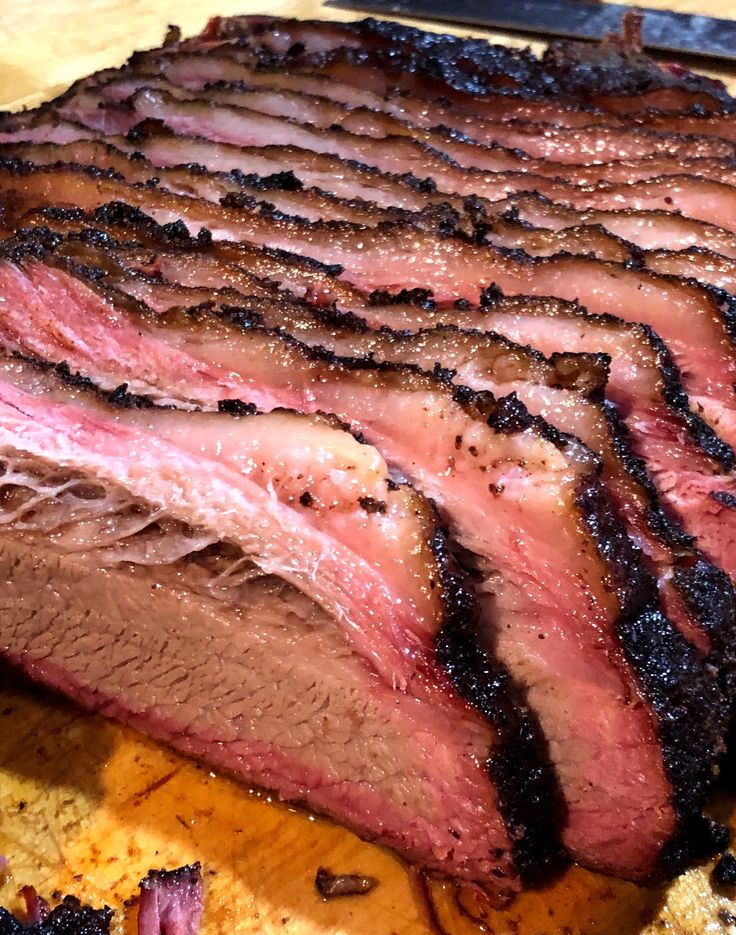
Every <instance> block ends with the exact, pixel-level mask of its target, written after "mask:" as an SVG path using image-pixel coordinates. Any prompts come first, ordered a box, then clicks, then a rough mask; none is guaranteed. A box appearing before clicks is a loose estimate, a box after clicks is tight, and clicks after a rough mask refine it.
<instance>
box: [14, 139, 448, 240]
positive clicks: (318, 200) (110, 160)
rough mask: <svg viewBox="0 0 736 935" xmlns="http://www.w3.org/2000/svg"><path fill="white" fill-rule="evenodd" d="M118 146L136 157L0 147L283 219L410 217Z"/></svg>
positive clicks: (28, 158)
mask: <svg viewBox="0 0 736 935" xmlns="http://www.w3.org/2000/svg"><path fill="white" fill-rule="evenodd" d="M115 143H116V144H119V145H120V146H124V147H126V148H127V149H129V150H130V155H128V154H126V153H125V152H123V151H122V150H121V149H119V148H118V146H117V145H112V144H110V143H105V142H102V141H100V140H78V141H75V142H71V143H66V144H64V145H57V144H53V143H51V144H49V143H18V144H16V145H10V144H5V145H2V144H0V158H3V157H8V158H16V159H20V160H22V161H24V162H32V163H33V164H34V165H55V164H57V163H68V164H69V163H74V164H77V165H86V166H93V167H95V166H96V167H97V168H98V169H108V170H111V171H112V172H115V173H116V174H117V175H119V176H120V177H121V178H123V179H125V181H126V182H130V183H134V184H135V183H140V184H150V185H156V186H158V187H160V188H163V189H165V190H167V191H170V192H174V193H175V194H180V195H192V196H194V197H198V198H203V199H204V200H205V201H211V202H213V203H214V204H224V205H226V206H228V207H233V208H238V207H240V206H244V207H245V206H248V207H254V206H256V205H257V204H259V203H260V204H261V205H262V207H261V208H260V210H274V211H275V212H276V213H277V214H279V215H285V216H290V215H291V216H296V217H302V218H305V219H307V220H314V221H318V220H342V221H350V222H351V223H354V224H362V225H365V226H367V227H375V226H376V225H377V224H380V223H381V222H382V221H390V220H402V219H406V218H407V217H408V213H407V212H406V211H403V210H402V209H400V208H388V207H387V208H382V207H380V206H378V205H375V204H373V203H371V202H369V201H364V200H362V199H361V198H351V199H345V198H339V197H335V196H334V195H331V194H328V193H327V192H324V191H322V190H321V189H318V188H305V187H304V186H303V185H302V183H301V181H300V180H299V179H298V178H297V177H296V176H295V175H294V174H293V173H292V172H290V171H287V172H281V171H279V172H275V173H273V174H267V175H265V176H258V175H254V174H253V175H244V174H243V173H242V172H241V171H240V170H234V171H230V172H210V171H208V170H206V169H205V168H204V167H202V166H198V165H196V164H189V165H182V166H176V167H172V168H168V167H159V166H155V165H153V163H151V162H149V161H148V159H146V158H145V157H144V156H142V155H141V154H140V153H139V152H135V151H134V148H133V147H131V146H129V144H126V142H125V141H124V140H122V139H120V140H119V139H115ZM423 210H424V211H425V213H426V214H427V216H428V217H431V216H432V214H433V212H436V213H437V217H438V223H439V218H440V217H442V215H443V214H444V213H447V215H448V217H450V218H451V220H452V222H454V223H457V219H456V215H455V214H454V213H452V212H451V210H450V209H449V207H448V208H447V211H446V212H443V211H442V209H441V207H440V206H439V205H437V206H432V205H427V206H426V207H423Z"/></svg>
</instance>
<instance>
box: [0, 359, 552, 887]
mask: <svg viewBox="0 0 736 935" xmlns="http://www.w3.org/2000/svg"><path fill="white" fill-rule="evenodd" d="M61 373H62V376H63V374H64V373H68V371H65V370H62V371H61ZM67 383H69V381H68V380H67ZM71 384H72V386H71V389H70V387H69V386H68V385H67V386H66V387H60V386H59V382H58V379H53V380H52V379H51V375H50V374H49V372H48V371H43V370H42V371H39V370H38V368H37V367H31V366H29V365H28V364H22V363H18V362H5V363H4V364H3V366H2V380H0V387H1V389H0V412H1V415H0V438H1V439H2V444H1V450H2V452H3V455H2V457H3V464H4V471H5V473H4V476H5V478H6V480H5V484H6V487H5V488H4V489H5V490H6V491H12V492H13V493H12V496H7V497H6V499H5V501H4V506H3V526H4V530H3V540H2V552H1V553H0V554H1V555H2V562H3V566H4V568H5V573H6V576H7V581H8V584H7V589H6V594H5V602H6V603H5V614H4V618H5V625H4V628H3V642H2V649H3V654H4V656H5V657H6V658H9V659H10V660H12V661H14V662H15V663H17V664H19V665H21V666H22V667H23V668H24V669H25V670H26V671H28V672H29V674H31V675H33V676H34V677H35V678H37V679H40V680H42V681H44V682H46V683H47V684H51V685H52V686H54V687H56V688H59V689H61V690H63V691H65V692H66V693H67V694H70V695H72V696H73V697H76V698H78V699H79V700H81V701H83V702H84V703H85V704H87V705H91V706H93V707H99V708H101V709H102V710H104V711H106V712H107V713H109V714H113V715H115V716H119V717H122V718H124V719H125V720H127V721H130V722H132V723H134V724H136V725H137V726H139V727H143V728H144V729H145V730H146V731H147V732H149V733H152V734H153V735H154V736H157V737H160V738H163V739H165V740H167V741H169V742H172V743H173V744H174V745H176V746H178V747H180V748H181V749H183V750H184V751H185V752H188V753H194V754H195V755H197V756H200V757H203V758H205V759H206V760H208V761H209V762H211V763H214V764H216V765H218V766H221V767H224V768H226V769H228V770H230V771H233V772H235V773H236V774H238V775H240V776H242V777H244V778H245V779H246V780H247V781H250V782H257V783H260V784H262V785H266V786H268V787H269V788H273V789H276V790H277V791H278V792H279V793H280V794H281V795H282V796H283V797H285V798H288V799H296V800H306V801H307V802H308V803H309V804H311V805H312V806H313V807H315V808H317V809H318V810H320V811H325V812H328V813H330V814H332V815H335V816H336V817H339V818H340V820H341V821H343V822H345V823H346V824H348V825H350V826H352V827H354V828H355V829H356V830H358V831H359V832H360V833H362V834H364V835H367V836H369V837H373V838H378V839H379V840H383V841H385V842H386V843H388V844H392V845H393V846H395V847H398V848H399V849H400V850H402V851H403V852H404V853H406V854H407V855H408V856H410V857H412V859H418V860H420V861H421V862H422V863H427V864H428V865H430V866H435V867H436V868H437V869H440V868H444V869H446V870H447V871H449V872H451V873H459V874H460V875H461V876H466V877H469V878H474V879H478V880H481V881H484V882H490V883H493V881H494V880H496V881H497V885H498V886H501V887H502V888H503V887H506V886H508V887H511V888H514V887H515V886H517V885H518V876H517V873H518V864H517V863H516V861H515V858H514V854H513V851H514V848H515V845H513V844H512V841H511V838H510V835H509V829H508V827H507V826H506V823H505V821H504V819H503V818H502V816H501V813H500V809H501V807H502V806H501V804H500V801H499V798H500V793H499V789H500V787H501V785H502V781H501V779H500V777H501V775H502V773H503V765H502V764H503V758H504V755H505V754H504V744H505V742H506V741H505V740H504V739H503V737H501V738H500V739H499V738H498V735H497V732H496V730H494V729H493V728H492V727H491V725H490V724H488V723H487V722H486V721H485V720H484V718H483V717H482V716H480V715H479V714H478V713H476V712H474V711H473V709H472V708H471V707H469V706H468V705H466V704H465V703H463V702H462V701H461V700H460V699H459V698H458V696H457V695H456V694H455V693H454V691H453V690H452V688H451V687H450V684H449V682H448V680H447V678H446V676H444V675H443V673H442V672H441V671H440V670H439V669H438V668H437V665H436V664H435V662H434V654H433V652H431V651H430V650H431V642H430V641H429V637H430V633H429V632H428V631H427V630H426V629H425V630H424V634H423V636H422V637H420V642H419V643H418V642H417V640H416V638H415V637H416V635H418V633H419V631H417V630H416V628H415V634H414V635H412V633H411V632H410V631H405V632H404V633H403V634H401V633H400V626H401V625H400V624H399V622H398V618H397V617H396V616H395V615H394V616H385V615H383V614H378V615H376V616H375V617H374V620H375V623H376V624H378V623H379V621H380V626H378V625H374V626H371V627H370V628H369V629H371V630H372V631H373V638H374V639H375V642H374V650H376V649H380V652H379V653H378V656H376V655H375V653H374V652H372V651H370V650H369V651H368V652H366V650H367V649H368V646H367V644H366V641H365V637H366V636H368V631H366V630H364V629H363V627H362V625H361V624H359V623H358V622H357V618H355V617H354V616H353V614H352V612H351V611H350V610H349V609H348V607H347V606H345V607H344V611H345V612H344V613H335V612H334V611H335V610H336V609H337V605H338V604H339V603H340V602H341V600H342V599H341V598H340V597H339V595H340V594H341V593H342V594H346V592H347V590H348V589H350V588H351V584H350V581H351V579H352V581H353V582H357V578H358V577H362V576H363V573H364V571H366V570H367V571H368V572H369V574H370V573H371V572H370V569H365V567H364V565H363V563H362V561H361V559H360V558H359V556H358V555H357V554H355V555H354V558H353V559H352V560H351V559H350V558H348V556H347V555H346V554H345V553H344V548H345V547H344V546H341V545H340V544H339V540H340V538H344V539H347V538H348V536H349V534H350V530H351V529H352V530H353V532H355V530H356V529H358V528H359V529H361V533H360V535H359V536H358V537H357V538H358V539H361V540H363V539H364V534H365V536H366V539H365V541H364V542H363V543H362V544H358V543H357V542H353V543H352V547H356V546H357V547H358V548H363V549H365V548H366V547H367V545H368V538H370V539H374V533H373V532H371V530H373V531H374V532H375V533H377V534H378V535H379V538H384V540H385V541H386V542H387V543H389V542H390V541H391V539H392V537H393V536H396V535H401V529H400V527H401V526H402V525H403V526H405V525H406V523H407V522H408V523H410V524H411V525H412V526H413V527H414V529H415V533H414V534H415V535H416V534H419V535H420V536H421V540H419V541H425V542H427V544H428V545H429V544H431V542H430V541H429V540H427V538H426V537H427V534H428V533H429V529H428V528H427V526H426V523H427V522H428V521H430V518H429V516H427V514H426V510H423V511H422V512H421V513H420V515H419V516H417V514H416V513H415V512H413V511H410V512H409V513H408V514H404V520H403V521H400V522H399V523H395V522H394V519H392V518H391V514H392V513H394V517H395V519H397V520H398V519H399V516H398V514H396V513H395V512H394V510H395V508H394V507H391V506H389V503H390V500H391V499H392V497H394V496H396V497H398V498H399V499H398V501H396V505H398V502H399V501H400V500H401V499H402V498H403V499H405V498H406V497H407V496H416V495H415V494H411V492H410V491H409V490H408V488H406V487H399V488H398V489H396V488H393V487H392V486H391V485H390V484H387V481H389V480H390V476H389V474H388V471H387V469H386V465H385V463H384V462H383V460H382V459H381V457H380V455H378V453H377V452H376V451H375V450H374V449H371V448H369V447H367V446H365V445H361V444H359V443H358V442H357V441H356V440H355V439H353V438H352V436H350V435H349V433H347V432H345V431H344V430H343V429H341V428H340V427H339V426H336V425H335V423H334V422H332V421H331V420H328V419H325V418H324V417H305V416H299V415H295V414H294V413H291V412H283V411H282V412H275V413H272V414H269V415H247V414H244V412H245V410H246V407H245V406H242V407H241V406H235V405H234V404H233V405H232V406H231V407H228V408H232V410H233V412H235V413H237V415H236V416H235V417H234V416H233V414H232V413H230V412H227V413H210V414H203V413H191V412H190V413H187V412H181V411H174V410H165V409H156V408H151V407H150V404H149V405H147V406H145V408H143V409H140V408H138V407H139V406H140V405H142V402H143V401H140V400H136V399H135V398H134V397H130V396H129V395H126V393H125V392H124V391H122V390H118V391H117V392H115V393H113V394H112V395H109V394H108V395H107V396H106V397H104V398H103V396H100V395H99V394H97V395H95V394H94V392H92V391H91V390H90V389H89V388H88V384H86V383H84V382H82V383H81V384H80V382H79V381H78V380H76V381H75V380H72V381H71ZM75 387H76V389H75ZM105 400H107V403H106V402H105ZM110 403H112V404H114V405H113V407H112V408H111V407H110ZM131 407H132V408H131ZM131 451H134V452H135V453H136V457H135V458H131V457H130V453H131ZM195 477H196V479H197V482H196V484H193V483H192V479H193V478H195ZM361 488H363V491H362V490H361ZM371 488H373V490H372V492H369V491H370V490H371ZM307 494H308V495H309V496H307ZM356 495H357V499H356ZM361 500H363V505H361ZM369 501H370V503H371V504H372V503H380V504H383V505H384V507H385V509H384V510H380V509H367V508H366V507H365V504H366V503H368V502H369ZM325 521H326V523H325ZM356 523H357V526H356V525H355V524H356ZM279 526H281V527H282V528H281V530H280V531H279V528H278V527H279ZM381 527H382V528H383V530H384V533H383V534H382V533H380V532H379V530H380V529H381ZM422 527H424V529H423V531H422ZM405 531H406V532H407V533H409V530H408V529H406V530H405ZM354 538H355V537H354ZM320 539H321V540H322V541H320ZM328 540H329V544H328ZM310 542H311V544H312V545H313V546H314V547H315V549H316V551H312V548H311V547H310ZM29 549H30V551H29ZM422 551H424V552H425V555H426V548H423V549H422ZM340 552H343V559H347V563H346V564H342V561H343V559H339V558H338V555H339V553H340ZM288 553H290V554H288ZM404 554H405V556H406V557H407V558H408V557H409V556H410V554H411V553H410V552H409V551H407V552H405V553H404ZM29 555H32V556H33V559H32V561H31V560H30V559H29V558H28V556H29ZM430 555H431V551H430ZM430 561H437V560H434V559H430ZM416 564H417V565H418V564H419V563H418V561H417V562H416ZM338 565H342V567H341V570H340V571H337V568H338ZM361 568H362V569H363V570H362V571H359V569H361ZM425 572H427V573H429V574H430V575H431V574H432V573H431V572H430V571H429V567H426V568H425ZM373 573H374V574H375V571H374V572H373ZM50 575H52V576H53V579H54V584H55V587H54V591H53V594H51V593H50V592H49V589H48V588H47V587H43V586H42V582H43V581H45V580H47V578H48V576H50ZM409 577H410V576H409V575H406V576H405V579H408V578H409ZM289 579H290V580H291V581H292V582H294V584H289V583H287V580H289ZM425 580H426V578H425ZM434 580H435V585H438V584H440V582H439V580H437V579H436V578H435V579H434ZM103 581H105V582H106V585H105V586H104V587H101V583H102V582H103ZM364 583H365V584H367V581H366V580H365V579H364ZM323 586H324V589H325V590H324V593H323V594H322V599H323V600H324V603H321V602H315V601H314V600H313V599H311V598H310V596H309V595H310V594H312V595H315V596H316V594H317V592H318V591H319V590H320V589H321V588H322V587H323ZM435 589H436V588H435ZM440 590H442V586H441V584H440ZM328 591H329V592H330V593H331V595H332V597H329V596H328V595H327V592H328ZM101 595H103V597H102V599H101ZM356 596H357V592H356ZM325 598H326V599H325ZM30 606H33V607H37V611H36V613H35V614H29V613H28V612H27V611H28V608H29V607H30ZM400 608H401V605H400V604H398V603H397V602H394V609H395V610H397V609H399V610H400ZM365 609H367V608H365ZM405 609H408V608H405ZM361 615H362V616H363V617H364V619H365V618H366V617H367V616H369V615H368V614H365V613H364V611H363V610H361ZM354 623H358V625H357V626H356V625H354ZM384 624H386V625H387V629H383V625H384ZM391 631H393V633H392V632H391ZM72 633H74V634H76V637H75V638H74V639H71V638H70V635H71V634H72ZM80 634H83V638H84V652H79V651H78V648H79V646H80ZM397 638H398V640H399V641H400V643H403V649H402V650H401V651H400V653H399V656H400V657H402V658H398V657H397V656H396V654H395V652H394V651H393V650H392V648H391V646H392V644H393V645H394V646H395V647H398V644H397V643H396V642H395V640H396V639H397ZM421 642H423V643H424V646H425V649H424V651H423V650H421V649H420V643H421ZM379 644H381V645H380V647H379ZM471 656H472V653H471V654H470V655H468V656H467V659H468V660H469V659H470V658H471ZM392 658H393V659H394V660H395V661H396V662H397V663H398V667H397V668H395V669H394V671H393V672H391V669H392V668H394V667H393V665H392V663H391V662H389V660H391V659H392ZM476 658H477V659H481V658H482V659H484V660H485V663H486V665H489V666H490V665H492V664H491V662H490V659H489V658H488V657H487V656H483V654H482V653H480V654H479V655H478V656H477V657H476ZM384 663H388V668H384ZM376 666H378V667H376ZM411 670H413V673H412V674H411V677H407V676H409V674H410V671H411ZM402 672H403V674H402ZM487 687H488V688H490V686H489V685H487ZM484 690H485V689H484ZM481 694H482V691H481ZM486 699H487V701H488V705H489V712H490V713H491V714H493V711H494V710H495V711H496V712H497V713H499V712H500V711H502V710H504V708H505V710H506V711H507V713H508V714H509V715H510V717H511V721H510V722H509V724H512V723H513V721H514V720H516V721H517V722H518V720H519V718H518V716H516V715H515V714H514V712H513V709H511V708H510V707H509V706H508V705H507V704H506V703H505V701H504V696H503V692H502V691H499V693H498V694H497V696H496V698H495V699H493V700H491V696H490V695H489V694H487V693H486ZM439 712H441V714H439V716H438V713H439ZM435 721H436V723H435V724H434V726H430V725H431V724H433V723H434V722H435ZM512 731H513V728H512ZM430 738H431V739H430ZM443 738H444V739H443ZM439 748H442V749H443V754H444V756H443V758H442V759H443V761H444V763H443V766H442V767H441V769H438V768H436V767H437V765H438V763H439V759H438V758H437V757H436V752H437V749H439ZM376 751H380V753H379V754H378V755H377V753H376ZM514 755H515V756H516V755H517V751H516V750H514ZM521 755H522V757H523V756H524V753H523V751H522V754H521ZM445 757H446V759H445ZM487 763H488V764H489V766H490V772H489V771H488V769H487V767H486V764H487ZM433 764H435V765H433ZM449 764H452V765H451V766H449ZM529 765H530V766H531V767H532V769H534V766H533V764H532V763H530V764H529ZM491 772H493V773H494V774H495V775H497V776H498V777H499V778H498V779H497V780H495V781H492V780H491V778H490V776H491ZM504 807H505V803H504ZM443 812H444V814H443ZM512 812H513V806H512ZM540 818H541V819H542V822H544V819H543V816H540ZM539 827H540V828H541V826H539ZM519 830H521V833H522V837H523V836H524V835H525V834H526V833H527V832H526V831H525V830H524V829H523V828H520V829H519ZM537 831H538V828H537V827H531V826H530V828H529V829H528V833H529V834H531V835H532V836H535V835H536V833H537ZM451 842H452V843H451ZM540 843H541V846H542V848H544V843H543V841H542V842H540ZM501 875H502V876H501Z"/></svg>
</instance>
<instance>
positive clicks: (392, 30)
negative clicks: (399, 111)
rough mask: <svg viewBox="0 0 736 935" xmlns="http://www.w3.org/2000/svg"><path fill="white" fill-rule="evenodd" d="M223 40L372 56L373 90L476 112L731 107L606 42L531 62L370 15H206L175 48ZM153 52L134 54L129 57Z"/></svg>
mask: <svg viewBox="0 0 736 935" xmlns="http://www.w3.org/2000/svg"><path fill="white" fill-rule="evenodd" d="M225 44H228V45H229V46H239V47H242V46H246V47H248V46H250V47H252V48H256V49H258V48H263V49H266V50H267V51H268V52H270V53H271V54H272V55H273V54H275V55H276V56H278V57H281V56H283V55H285V54H286V53H288V54H289V63H290V66H291V67H292V69H293V68H296V67H298V66H299V63H300V62H301V61H302V60H303V58H304V56H305V55H306V56H325V55H329V54H330V53H332V54H334V53H337V54H342V56H343V57H347V58H348V59H349V58H350V57H351V56H359V57H360V60H361V61H364V60H365V59H366V58H374V63H375V65H376V71H377V72H378V76H381V77H382V78H383V84H382V86H381V88H380V90H384V89H385V88H390V87H394V86H396V85H397V84H398V85H399V86H402V87H405V88H406V89H407V90H411V91H412V92H413V93H419V94H420V95H421V96H425V97H428V98H429V99H430V100H432V99H435V98H437V97H441V96H442V95H443V94H444V95H445V96H447V95H448V94H452V101H453V103H454V104H456V105H459V104H461V103H462V102H465V103H466V104H467V106H469V107H471V108H475V110H476V112H482V108H483V106H484V104H485V102H486V99H488V98H491V101H492V103H493V104H496V105H497V98H498V95H499V94H500V93H501V94H503V93H505V94H506V95H507V96H512V101H515V100H518V99H522V100H532V101H533V100H540V99H541V100H544V102H545V104H546V105H547V106H552V107H556V108H557V109H561V108H560V104H561V103H562V104H563V105H565V104H566V103H567V102H568V101H569V102H571V103H573V104H574V105H576V106H577V107H579V106H580V104H581V102H586V103H587V102H589V103H590V104H592V105H593V106H595V107H600V108H602V109H604V110H606V109H610V110H611V111H612V112H614V113H615V112H618V111H624V112H630V111H637V110H642V109H648V108H652V107H660V106H661V107H666V106H669V107H674V109H676V110H680V109H682V108H683V106H687V105H692V104H696V103H697V104H701V105H703V106H705V107H709V108H712V109H714V108H718V109H720V108H722V107H723V108H728V107H730V106H731V105H732V99H731V98H730V97H729V95H728V94H727V93H726V91H725V88H724V86H723V84H722V83H721V82H716V81H713V80H712V79H709V78H705V77H703V76H700V75H696V74H693V73H692V72H689V71H687V70H685V69H681V68H678V69H677V70H675V69H674V68H672V67H667V66H664V67H662V66H660V65H658V64H657V63H656V62H654V61H653V60H652V59H650V58H648V57H647V56H645V55H642V54H641V53H640V52H639V51H632V50H629V49H622V48H621V46H620V45H616V44H615V43H612V42H601V43H599V44H596V45H592V44H591V43H587V42H586V43H574V42H557V43H553V44H552V45H550V47H549V48H548V49H547V51H546V52H545V54H544V55H543V56H542V57H541V58H540V59H537V58H535V57H534V56H533V55H532V54H531V52H530V51H529V50H528V49H524V50H520V49H510V48H507V47H505V46H498V45H489V44H488V43H487V42H486V41H485V40H482V39H460V38H458V37H457V36H448V35H438V34H436V33H432V32H423V31H422V30H419V29H416V28H411V27H406V26H401V25H399V24H397V23H386V22H381V21H377V20H373V19H368V20H363V21H361V22H357V23H350V24H340V25H338V24H335V23H332V22H330V23H325V22H320V21H311V22H310V21H302V20H286V19H282V18H278V17H264V16H261V17H252V16H238V17H225V18H222V17H215V18H213V19H212V20H211V21H210V23H209V24H208V26H207V28H206V29H205V30H204V32H203V33H202V35H201V36H199V37H195V38H193V39H189V40H186V41H184V42H181V43H179V44H178V45H177V46H174V47H172V50H173V51H176V50H177V49H178V48H183V49H187V50H188V49H208V50H210V51H211V50H212V49H213V48H217V47H218V46H222V47H223V49H227V47H228V45H225ZM162 51H164V50H156V52H157V53H159V54H160V53H161V52H162ZM150 54H151V53H137V54H136V56H134V59H139V58H141V57H142V58H147V57H149V56H150ZM154 54H156V53H154ZM378 56H380V58H379V57H378ZM379 65H380V67H378V66H379ZM376 80H380V77H377V78H376ZM453 92H454V93H453ZM548 98H552V99H553V100H552V101H551V102H549V101H548V100H546V99H548ZM609 101H610V102H611V107H610V108H608V107H607V104H608V102H609Z"/></svg>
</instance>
